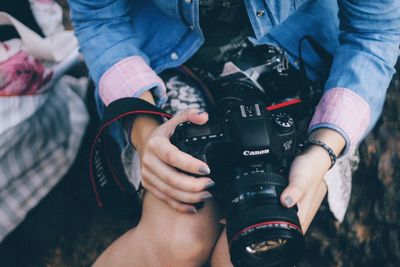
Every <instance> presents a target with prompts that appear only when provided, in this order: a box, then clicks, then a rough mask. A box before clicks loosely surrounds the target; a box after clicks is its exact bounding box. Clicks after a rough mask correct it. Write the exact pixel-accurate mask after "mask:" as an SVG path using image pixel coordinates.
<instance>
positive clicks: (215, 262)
mask: <svg viewBox="0 0 400 267" xmlns="http://www.w3.org/2000/svg"><path fill="white" fill-rule="evenodd" d="M326 192H327V187H326V184H325V182H324V181H322V182H321V183H320V184H319V186H318V187H317V188H316V190H315V193H314V195H310V197H308V196H306V197H305V198H304V199H303V200H302V201H301V203H300V204H299V205H300V206H301V205H305V206H310V208H309V209H308V210H307V211H305V212H303V213H301V214H299V218H300V223H301V226H302V229H303V231H304V233H305V232H306V231H307V230H308V227H309V226H310V224H311V221H312V219H313V218H314V216H315V214H316V213H317V211H318V209H319V206H320V205H321V203H322V200H323V199H324V197H325V194H326ZM211 266H212V267H232V266H233V265H232V263H231V260H230V257H229V247H228V241H227V238H226V229H224V231H223V232H222V233H221V235H220V237H219V238H218V241H217V244H216V246H215V249H214V251H213V254H212V256H211Z"/></svg>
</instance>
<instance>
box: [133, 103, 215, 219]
mask: <svg viewBox="0 0 400 267" xmlns="http://www.w3.org/2000/svg"><path fill="white" fill-rule="evenodd" d="M207 120H208V114H207V113H205V112H199V111H198V110H196V109H188V110H185V111H183V112H181V113H178V114H177V115H176V116H174V117H173V118H172V119H171V120H169V121H168V122H166V123H164V124H162V125H160V126H158V125H157V123H156V122H155V121H154V120H153V119H152V118H150V117H139V118H137V119H136V120H135V123H134V126H133V131H132V135H131V138H132V141H133V143H134V145H135V147H136V149H137V150H138V152H139V155H140V159H141V174H142V185H143V187H144V188H145V189H146V190H148V191H149V192H151V193H153V194H154V195H155V196H156V197H158V198H159V199H161V200H163V201H165V202H166V203H167V204H169V205H170V206H171V207H172V208H174V209H176V210H178V211H181V212H186V213H195V212H196V208H195V207H194V206H193V205H192V204H194V203H197V202H202V201H205V200H208V199H210V198H211V197H212V195H211V194H210V193H209V192H207V191H206V189H207V188H209V187H211V186H213V185H214V181H213V180H211V179H210V178H208V177H200V178H195V177H194V176H191V175H187V174H185V173H183V172H182V171H184V172H186V173H193V174H196V175H203V176H206V175H208V174H209V173H210V169H209V167H208V166H207V164H206V163H204V162H202V161H200V160H198V159H196V158H194V157H192V156H190V155H189V154H186V153H184V152H182V151H180V150H179V149H178V148H177V147H176V146H174V145H172V144H171V142H170V137H171V136H172V134H173V132H174V130H175V128H176V126H177V125H178V124H180V123H182V122H186V121H190V122H192V123H195V124H204V123H206V122H207Z"/></svg>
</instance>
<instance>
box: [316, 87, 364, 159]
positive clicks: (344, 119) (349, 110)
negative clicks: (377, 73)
mask: <svg viewBox="0 0 400 267" xmlns="http://www.w3.org/2000/svg"><path fill="white" fill-rule="evenodd" d="M370 121H371V109H370V107H369V105H368V103H367V102H365V100H364V99H363V98H362V97H361V96H359V95H358V94H356V93H354V92H353V91H351V90H349V89H346V88H333V89H331V90H328V91H326V92H325V94H324V95H323V97H322V99H321V101H320V102H319V104H318V106H317V109H316V111H315V113H314V116H313V119H312V120H311V123H310V130H309V131H310V132H311V131H314V130H316V129H318V128H323V127H327V126H329V127H328V128H333V129H335V130H337V131H338V132H339V133H341V134H342V136H343V137H345V138H347V140H346V148H345V151H344V154H346V153H347V151H350V152H353V151H354V150H355V149H356V148H357V145H358V143H359V142H360V140H361V138H362V137H363V135H364V134H365V132H366V130H367V128H368V125H369V124H370Z"/></svg>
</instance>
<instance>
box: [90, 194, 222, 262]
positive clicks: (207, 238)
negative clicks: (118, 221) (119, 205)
mask: <svg viewBox="0 0 400 267" xmlns="http://www.w3.org/2000/svg"><path fill="white" fill-rule="evenodd" d="M219 234H220V227H219V226H218V214H217V212H216V209H215V206H214V204H213V202H212V201H208V202H207V203H206V204H205V205H204V207H203V208H202V209H201V210H200V211H198V212H197V213H196V214H183V213H179V212H177V211H175V210H173V209H172V208H170V207H169V206H168V205H167V204H165V203H164V202H162V201H161V200H159V199H158V198H156V197H155V196H154V195H152V194H151V193H149V192H146V194H145V197H144V203H143V216H142V218H141V220H140V222H139V224H138V226H137V227H135V228H134V229H132V230H130V231H128V232H127V233H125V234H124V235H123V236H121V237H120V238H119V239H118V240H116V241H115V242H114V243H113V244H112V245H111V246H110V247H108V248H107V250H106V251H105V252H104V253H103V254H102V255H101V256H100V257H99V258H98V259H97V261H96V262H95V264H94V266H96V267H97V266H107V267H108V266H116V267H119V266H121V267H122V266H130V267H131V266H134V267H136V266H143V267H148V266H162V267H164V266H185V267H186V266H187V267H190V266H201V265H202V264H204V263H205V262H206V261H207V259H208V258H209V257H210V254H211V251H212V249H213V248H214V245H215V242H216V240H217V238H218V236H219Z"/></svg>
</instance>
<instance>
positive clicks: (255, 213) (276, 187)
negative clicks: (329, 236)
mask: <svg viewBox="0 0 400 267" xmlns="http://www.w3.org/2000/svg"><path fill="white" fill-rule="evenodd" d="M287 184H288V182H287V179H286V178H285V177H283V176H282V175H280V174H279V173H278V172H276V171H273V170H272V168H271V167H269V166H267V167H263V168H259V167H258V168H252V169H250V170H248V171H241V172H240V174H238V175H237V176H236V177H235V178H234V179H233V180H232V181H231V183H229V184H228V186H227V188H226V190H225V196H224V200H225V210H226V212H227V213H226V219H227V237H228V243H229V250H230V255H231V261H232V263H233V264H234V266H236V267H272V266H274V267H275V266H279V267H284V266H293V265H295V264H296V263H297V262H298V261H299V260H300V258H301V256H302V255H303V253H304V245H305V242H304V236H303V233H302V230H301V227H300V222H299V218H298V216H297V208H290V209H289V208H286V207H284V206H283V205H282V204H281V203H280V195H281V193H282V191H283V189H284V188H285V187H286V186H287Z"/></svg>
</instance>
